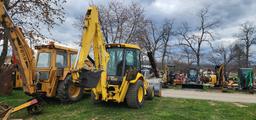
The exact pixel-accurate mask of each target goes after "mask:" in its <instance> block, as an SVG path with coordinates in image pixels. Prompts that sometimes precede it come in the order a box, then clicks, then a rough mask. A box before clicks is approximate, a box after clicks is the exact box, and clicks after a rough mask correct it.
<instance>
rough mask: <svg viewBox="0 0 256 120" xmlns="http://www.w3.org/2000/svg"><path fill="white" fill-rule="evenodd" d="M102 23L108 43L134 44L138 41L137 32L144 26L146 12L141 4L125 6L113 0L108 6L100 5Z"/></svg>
mask: <svg viewBox="0 0 256 120" xmlns="http://www.w3.org/2000/svg"><path fill="white" fill-rule="evenodd" d="M99 10H100V21H101V25H102V31H103V34H104V36H105V40H106V42H107V43H133V42H137V41H136V39H138V34H137V31H138V30H139V28H140V26H141V25H143V24H144V22H145V18H144V10H143V8H142V7H141V6H140V4H138V3H135V2H132V3H131V4H129V5H125V4H124V3H122V2H121V1H117V0H111V1H110V3H109V4H108V5H100V6H99Z"/></svg>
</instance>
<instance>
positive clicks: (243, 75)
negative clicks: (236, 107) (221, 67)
mask: <svg viewBox="0 0 256 120" xmlns="http://www.w3.org/2000/svg"><path fill="white" fill-rule="evenodd" d="M238 77H239V80H240V87H241V89H244V90H250V89H253V68H240V69H239V71H238Z"/></svg>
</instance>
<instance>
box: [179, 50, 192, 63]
mask: <svg viewBox="0 0 256 120" xmlns="http://www.w3.org/2000/svg"><path fill="white" fill-rule="evenodd" d="M181 56H182V58H186V61H187V64H188V65H191V64H192V63H194V62H195V56H194V55H193V52H192V51H191V50H190V49H189V48H188V47H183V48H182V52H181Z"/></svg>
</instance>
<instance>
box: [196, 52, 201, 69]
mask: <svg viewBox="0 0 256 120" xmlns="http://www.w3.org/2000/svg"><path fill="white" fill-rule="evenodd" d="M196 66H197V70H199V68H200V55H199V54H197V55H196Z"/></svg>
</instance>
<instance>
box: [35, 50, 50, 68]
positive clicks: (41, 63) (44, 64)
mask: <svg viewBox="0 0 256 120" xmlns="http://www.w3.org/2000/svg"><path fill="white" fill-rule="evenodd" d="M50 61H51V54H50V53H48V52H41V53H39V54H38V59H37V67H39V68H48V67H50V63H51V62H50Z"/></svg>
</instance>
